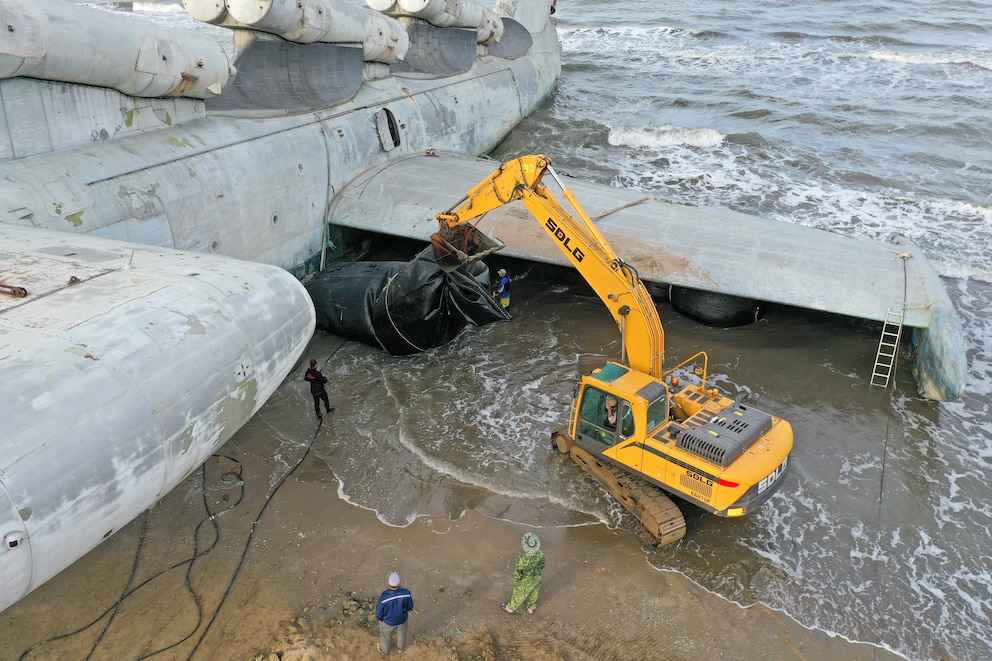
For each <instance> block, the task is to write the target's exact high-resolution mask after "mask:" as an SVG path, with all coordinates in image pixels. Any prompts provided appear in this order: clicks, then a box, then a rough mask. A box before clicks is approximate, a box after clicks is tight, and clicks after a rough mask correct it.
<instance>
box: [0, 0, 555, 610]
mask: <svg viewBox="0 0 992 661" xmlns="http://www.w3.org/2000/svg"><path fill="white" fill-rule="evenodd" d="M466 1H467V0H466ZM342 2H343V0H308V2H307V3H306V7H305V9H306V11H311V12H312V11H320V10H322V8H326V7H332V8H334V7H338V8H339V9H340V7H341V5H342ZM549 4H550V0H538V1H535V2H531V1H528V2H520V3H519V4H517V3H516V2H514V0H501V5H503V6H504V7H505V8H507V9H508V10H509V13H510V14H513V15H515V16H516V18H517V19H519V20H516V21H514V20H511V19H510V18H504V19H502V20H503V21H504V22H505V23H506V25H509V26H511V29H510V30H509V31H508V33H509V34H510V35H511V36H512V38H511V39H510V40H509V43H507V44H503V45H502V46H501V47H499V48H494V52H493V53H492V54H490V53H488V52H487V50H486V48H485V47H484V46H482V45H479V46H477V45H476V37H475V35H474V34H471V35H469V37H470V39H466V34H465V29H464V28H461V27H453V28H450V29H449V30H442V29H439V28H436V27H435V26H427V25H424V24H422V23H417V24H416V25H413V26H410V27H411V28H416V29H408V28H405V27H402V26H401V27H400V28H399V29H401V30H402V31H403V32H402V34H401V35H399V36H400V37H402V38H396V37H397V33H396V32H395V29H396V28H397V26H399V25H400V23H399V22H397V21H396V19H393V18H391V17H387V16H383V17H378V16H374V17H372V19H373V20H371V21H369V22H368V23H367V24H368V25H373V26H375V25H388V27H389V31H388V34H386V35H385V36H384V37H383V39H382V40H380V41H375V40H372V42H370V43H366V44H364V45H363V44H352V43H323V41H321V39H323V36H321V35H317V36H318V41H319V43H313V44H304V43H291V42H288V41H284V40H281V39H280V37H276V36H272V35H268V34H260V33H250V34H247V33H246V34H244V35H242V36H240V37H238V38H237V40H236V44H237V49H238V57H236V59H235V64H236V65H237V67H238V68H239V69H240V73H239V75H238V76H237V77H235V78H233V79H231V80H228V78H229V75H230V74H232V73H233V71H234V69H233V68H231V67H230V64H229V63H228V62H227V56H226V55H225V54H224V52H223V50H222V49H221V47H220V46H219V45H218V44H217V43H215V42H214V41H213V38H212V37H210V36H204V35H196V34H187V33H185V32H184V31H179V32H180V33H181V34H179V33H177V31H175V30H172V31H170V30H168V29H165V28H161V27H155V26H152V25H149V24H146V23H142V22H139V21H137V20H133V19H131V18H130V17H127V16H123V15H114V14H108V13H106V12H102V11H97V10H94V9H92V8H87V7H79V6H74V5H68V4H66V3H65V2H62V0H32V2H31V3H23V2H20V1H18V0H0V21H2V22H3V24H4V25H5V26H6V31H5V33H4V34H5V38H4V40H0V78H2V80H0V284H10V285H16V286H19V287H22V288H23V289H24V290H25V291H26V293H27V296H26V297H23V298H16V299H5V298H3V297H2V293H0V346H2V348H3V352H0V380H2V382H3V383H4V393H5V396H4V398H3V399H2V400H0V536H3V546H2V547H0V583H2V584H3V585H4V588H5V590H4V594H3V596H2V597H0V610H2V609H4V608H6V607H7V606H9V605H11V604H12V603H14V602H15V601H17V600H18V599H19V598H21V597H22V596H23V595H24V594H26V593H27V592H29V591H30V590H32V589H34V588H36V587H37V586H38V585H40V584H41V583H43V582H45V581H46V580H48V579H49V578H51V577H52V576H54V575H55V574H56V573H58V572H59V571H61V570H62V569H64V568H65V567H67V566H68V565H69V564H71V563H72V562H74V561H75V560H76V559H78V558H79V557H81V556H82V555H83V554H84V553H86V552H87V551H89V550H90V549H92V548H93V547H94V546H96V545H97V544H99V543H100V541H101V540H103V539H104V538H106V537H107V536H109V535H110V534H112V533H113V532H115V531H117V530H118V529H120V528H121V527H122V526H123V525H125V524H126V523H127V522H128V521H129V520H131V519H132V518H133V517H134V516H135V515H137V514H138V513H140V512H141V511H142V510H144V509H146V508H147V507H149V506H151V505H152V504H154V503H155V502H156V501H157V500H158V499H159V498H160V497H161V496H162V495H164V494H165V493H166V492H167V491H168V490H169V489H171V488H172V487H173V486H175V485H176V484H178V483H179V482H180V481H181V480H182V479H183V478H184V477H185V476H187V475H188V474H189V473H190V471H192V470H194V469H195V468H196V467H197V466H199V465H200V464H202V462H203V461H204V460H205V459H206V458H207V457H208V456H209V455H210V453H211V452H213V451H214V450H215V449H216V448H217V447H219V446H220V445H222V444H223V443H224V442H225V441H227V440H228V439H229V438H230V437H231V436H232V435H233V434H234V432H236V431H237V430H238V428H240V427H241V426H242V425H243V424H244V423H245V422H247V420H248V419H249V418H250V416H251V415H252V414H253V413H254V412H255V411H257V410H258V408H259V407H261V405H262V404H263V403H264V401H265V400H266V398H267V397H268V396H269V395H270V394H271V393H272V392H273V391H274V390H275V388H276V386H277V385H278V384H279V383H280V382H281V381H282V380H283V379H284V378H285V377H286V375H287V374H288V373H289V372H290V371H291V369H292V367H293V365H294V363H295V361H296V360H297V359H298V358H299V356H300V353H301V352H302V351H303V350H304V347H305V346H306V343H307V341H308V340H309V338H310V336H311V334H312V332H313V329H314V323H315V315H314V309H313V305H312V303H311V301H310V299H309V297H308V296H307V294H306V292H305V290H304V289H303V287H302V285H301V284H300V282H299V281H298V280H297V278H295V277H293V275H291V274H290V273H287V271H292V272H293V273H295V274H296V275H297V276H300V275H303V274H304V272H306V271H307V270H312V269H313V268H315V267H316V262H317V259H318V258H319V257H321V255H322V251H323V250H324V249H325V248H326V247H327V242H326V239H325V236H326V234H325V232H326V230H325V220H326V217H327V213H328V211H329V205H330V203H331V201H332V200H333V198H334V196H335V194H336V192H337V191H338V190H340V189H341V188H343V187H344V186H345V185H346V184H347V183H349V182H352V181H353V180H354V179H355V177H356V175H359V174H360V173H361V172H363V171H365V170H367V169H368V168H370V167H373V166H375V165H377V164H380V163H384V162H387V161H388V160H390V159H394V158H397V157H402V156H404V155H409V154H414V153H423V152H425V151H426V150H428V149H440V150H454V151H460V152H464V153H469V154H478V153H482V152H484V151H486V150H488V149H490V148H491V147H493V146H494V145H495V144H496V143H497V142H499V140H500V139H502V138H503V136H505V135H506V134H507V133H508V132H509V131H510V130H511V129H512V128H513V127H514V126H515V125H516V124H517V123H518V122H519V121H520V120H521V119H522V118H523V117H524V116H526V115H527V114H528V113H529V112H530V111H532V110H533V109H534V108H535V107H537V106H538V105H539V104H540V103H542V102H543V100H544V99H546V98H547V97H548V95H549V94H550V93H551V91H552V89H553V87H554V85H555V81H556V80H557V77H558V75H559V73H560V71H561V60H560V48H559V44H558V40H557V36H556V34H555V29H554V25H553V24H551V23H550V22H549V21H548V6H549ZM241 5H243V6H245V7H247V8H248V9H251V5H253V3H241ZM221 6H224V5H223V3H221ZM258 6H259V7H263V8H264V7H272V8H273V10H274V11H289V12H290V13H292V12H291V10H293V9H294V7H297V3H295V0H293V1H292V2H289V3H287V2H286V0H275V1H273V2H269V0H266V2H263V3H258ZM298 6H299V7H300V8H304V7H303V5H302V4H300V5H298ZM314 7H316V8H317V9H314ZM342 11H345V12H347V14H348V15H349V16H350V17H352V18H355V19H356V20H354V21H352V23H353V25H359V24H361V23H362V20H363V19H364V18H367V16H366V14H363V12H366V13H367V12H369V11H370V10H367V9H364V10H363V9H361V8H360V7H353V8H349V9H346V10H342ZM285 15H286V14H281V15H280V16H283V17H284V16H285ZM487 16H488V15H487ZM218 20H221V21H223V20H224V19H223V17H220V18H219V19H218ZM480 20H481V19H480ZM270 23H271V24H270ZM491 24H492V20H491V17H490V18H489V19H487V28H486V29H487V30H489V32H493V30H492V29H491V27H492V25H491ZM266 25H267V26H268V28H271V29H273V30H275V29H278V30H285V31H286V33H287V34H288V35H290V36H293V35H295V36H296V37H299V38H300V39H301V40H302V39H310V38H312V37H314V35H315V34H316V33H315V32H314V30H315V29H316V28H317V27H318V26H315V25H313V24H308V25H306V26H296V27H299V28H301V30H302V31H301V30H297V29H296V28H295V27H294V26H293V25H289V24H287V23H286V21H285V20H283V19H282V18H280V19H279V20H278V21H274V22H269V23H266ZM272 25H275V26H276V27H274V28H273V27H272ZM302 28H306V29H302ZM528 28H530V29H528ZM322 29H323V28H321V30H322ZM317 32H320V30H317ZM373 32H377V31H376V30H373ZM408 33H409V34H411V35H413V39H412V40H411V43H410V44H409V52H410V53H411V57H410V60H409V61H404V60H401V59H400V58H399V51H400V50H402V49H403V48H404V47H405V46H406V45H407V44H406V43H405V38H406V37H407V34H408ZM283 36H286V35H283ZM492 36H493V35H492V34H490V36H489V37H487V39H489V38H491V37H492ZM466 44H467V46H466ZM437 48H455V51H456V54H457V57H452V56H451V55H452V53H447V56H445V54H444V53H437V52H432V49H437ZM466 53H467V54H468V57H465V54H466ZM373 59H374V60H375V61H369V60H373ZM411 63H412V64H411ZM225 82H226V83H227V85H226V87H225V88H224V89H225V92H224V93H223V94H220V92H221V85H222V84H224V83H225ZM218 94H220V96H218ZM147 97H155V98H147ZM117 240H121V241H130V242H132V243H130V244H122V243H118V241H117ZM173 249H176V250H173ZM332 251H333V247H332ZM232 258H239V259H240V260H247V261H238V259H232ZM71 278H76V279H78V280H79V281H78V282H76V281H75V280H71ZM0 291H2V290H0ZM18 291H19V290H18Z"/></svg>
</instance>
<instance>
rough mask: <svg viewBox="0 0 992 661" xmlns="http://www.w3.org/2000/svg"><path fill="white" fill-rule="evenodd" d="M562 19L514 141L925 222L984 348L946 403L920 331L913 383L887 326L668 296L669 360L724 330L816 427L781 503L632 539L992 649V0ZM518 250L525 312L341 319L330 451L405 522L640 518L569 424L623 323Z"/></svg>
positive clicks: (918, 235) (638, 7) (761, 584)
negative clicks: (582, 386) (919, 382)
mask: <svg viewBox="0 0 992 661" xmlns="http://www.w3.org/2000/svg"><path fill="white" fill-rule="evenodd" d="M556 16H557V19H558V21H559V33H560V37H561V41H562V47H563V57H564V63H563V72H562V78H561V82H560V85H559V88H558V90H557V91H556V93H555V94H554V96H553V97H552V98H551V100H550V101H549V102H548V104H547V105H546V106H545V107H544V108H542V109H541V110H540V111H539V112H537V113H536V114H535V115H533V116H532V117H530V118H528V119H527V120H526V121H525V122H523V123H522V124H521V125H520V126H519V127H518V128H517V129H516V130H515V131H514V132H513V133H512V134H511V135H510V136H509V137H508V138H507V139H506V140H505V141H504V143H503V144H502V145H500V146H499V147H498V148H497V150H496V151H495V152H494V154H493V155H494V157H496V158H499V159H502V158H507V157H512V156H515V155H518V154H525V153H545V154H548V155H549V156H551V157H552V158H553V159H554V162H555V166H556V168H557V169H558V170H560V171H562V172H564V173H567V174H570V175H574V176H579V177H584V178H587V179H590V180H594V181H599V182H604V183H609V184H611V185H613V186H617V187H621V188H627V189H631V190H637V191H642V192H644V193H645V194H649V195H652V196H656V197H660V198H665V199H669V200H673V201H679V202H686V203H692V204H697V205H700V206H724V207H729V208H732V209H735V210H737V211H742V212H746V213H753V214H758V215H761V216H764V217H766V218H771V219H775V220H779V221H782V222H789V223H797V224H801V225H806V226H810V227H818V228H823V229H828V230H834V231H837V232H841V233H844V234H847V235H851V236H857V237H865V238H872V239H880V240H887V239H888V238H889V237H891V236H892V235H894V234H901V235H903V236H906V237H908V238H909V239H910V240H911V241H913V242H914V243H916V244H917V245H918V246H920V247H921V249H922V250H923V251H924V252H925V253H926V255H927V257H928V258H929V260H930V261H931V262H932V263H933V264H934V266H935V268H936V269H937V270H938V272H939V273H940V274H941V275H942V276H943V278H944V283H945V285H946V287H947V289H948V291H949V293H950V296H951V299H952V301H953V303H954V305H955V308H956V310H957V313H958V315H959V317H960V320H961V323H962V325H963V327H964V331H965V341H966V345H967V356H968V383H967V385H966V388H965V393H964V395H963V396H962V397H961V398H960V400H959V401H957V402H953V403H937V402H932V401H927V400H924V399H922V398H920V397H919V395H918V394H917V393H916V388H915V384H914V382H913V379H912V376H911V374H910V372H909V367H908V362H907V360H906V358H905V356H903V357H902V362H901V363H900V365H899V369H898V372H897V374H896V379H895V384H894V388H893V390H892V391H891V392H888V391H886V390H882V389H879V388H873V387H870V386H869V385H868V382H869V380H870V375H871V370H872V365H873V361H874V355H875V349H876V347H877V343H878V332H879V328H878V326H877V325H875V324H870V323H866V322H861V321H858V320H850V319H839V318H836V317H832V316H829V315H820V314H814V313H809V312H801V311H798V312H797V311H794V310H793V311H790V310H781V309H775V308H773V309H771V310H769V311H768V312H767V313H766V315H765V317H764V318H763V319H761V320H760V321H759V322H758V323H756V324H754V325H752V326H748V327H743V328H736V329H730V330H722V329H713V328H707V327H705V326H702V325H700V324H697V323H695V322H692V321H690V320H687V319H685V318H682V317H680V316H679V315H678V314H677V313H675V312H674V311H672V310H671V308H670V307H669V306H667V305H666V304H664V303H662V304H661V305H660V311H661V314H662V317H663V320H664V323H665V329H666V345H667V355H668V360H669V361H673V360H678V359H681V358H687V357H688V356H690V355H692V354H693V353H695V352H696V351H698V350H701V349H705V350H707V351H708V352H709V355H710V365H711V368H712V371H713V373H714V374H713V381H714V383H715V384H716V385H717V386H718V387H720V388H721V389H723V390H724V391H725V392H727V393H729V394H730V395H736V394H737V393H739V392H748V393H750V395H751V400H750V403H751V404H752V405H753V406H756V407H758V408H761V409H763V410H766V411H768V412H770V413H773V414H775V415H779V416H782V417H784V418H786V419H788V420H789V421H790V422H791V423H792V424H793V426H794V428H795V432H796V444H795V450H794V453H793V457H792V461H791V468H790V473H789V475H788V477H787V479H786V480H785V482H784V483H783V485H782V487H781V489H780V490H779V491H778V493H776V494H775V496H774V497H773V498H772V499H771V500H769V501H768V503H766V504H765V505H764V506H763V507H762V508H761V509H760V510H758V511H757V512H755V513H753V514H751V515H749V516H747V517H744V518H741V519H730V520H728V519H718V518H716V517H712V516H710V515H707V514H704V513H703V512H701V511H699V510H696V509H693V508H691V507H688V508H686V519H687V523H688V533H687V535H686V537H685V538H684V539H683V540H682V541H681V542H679V543H678V544H675V545H672V546H670V547H666V548H663V549H656V548H653V547H651V546H649V545H646V546H645V548H644V552H643V555H642V556H640V557H631V558H628V559H627V560H626V561H627V562H629V563H631V565H632V566H633V565H635V564H640V565H642V566H643V567H644V569H645V571H655V570H672V571H678V572H680V573H682V574H684V575H685V576H687V577H688V578H690V579H691V580H693V581H695V582H697V583H698V584H700V585H701V586H703V587H704V588H706V589H708V590H711V591H714V592H716V593H718V594H721V595H723V596H725V597H726V598H728V599H731V600H733V601H735V602H737V603H740V604H745V605H746V604H751V603H755V602H761V603H764V604H765V605H767V606H768V607H770V608H773V609H777V610H780V611H782V612H784V613H787V614H789V615H790V616H791V617H793V618H795V619H796V620H798V621H799V622H801V623H802V624H804V625H806V626H809V627H813V628H818V629H822V630H824V631H827V632H830V633H833V634H836V635H840V636H843V637H845V638H848V639H850V640H857V641H865V642H870V643H874V644H877V645H880V646H883V647H885V648H888V649H890V650H893V651H896V652H898V653H900V654H902V655H904V656H905V657H907V658H910V659H942V658H954V659H979V658H992V587H990V586H992V543H990V541H992V534H990V533H992V530H990V527H992V493H990V489H989V486H988V485H989V483H990V480H992V411H990V408H989V402H990V394H992V355H990V347H992V326H990V323H989V321H988V315H987V310H988V309H989V308H990V307H992V284H990V283H992V251H990V238H992V210H990V202H992V198H990V186H989V181H990V180H992V176H990V175H992V122H990V121H989V114H990V111H989V108H992V45H990V44H992V4H989V3H985V2H967V1H965V2H948V1H943V0H941V1H936V2H930V3H910V2H905V1H891V0H886V1H885V2H882V1H881V0H858V1H857V2H855V1H852V0H834V1H833V2H828V3H793V2H786V1H784V0H759V1H757V2H748V3H742V2H726V1H719V0H695V1H694V2H680V1H677V0H672V1H669V2H656V1H653V0H652V1H649V0H626V1H616V0H560V1H559V2H558V12H557V14H556ZM150 20H163V21H166V22H170V21H175V20H177V19H176V18H174V17H171V16H165V15H164V14H160V15H158V16H157V17H154V16H153V17H152V19H150ZM463 193H464V191H452V197H451V201H452V202H454V201H456V200H457V199H459V198H460V197H461V195H462V194H463ZM441 206H443V204H442V205H441ZM659 231H664V230H663V228H659ZM733 238H734V237H732V236H730V237H727V240H728V241H729V242H732V241H733ZM411 256H412V255H411ZM507 265H509V266H511V274H512V275H513V276H515V281H514V293H513V305H512V307H511V312H512V313H513V315H514V319H513V320H512V321H510V322H507V323H500V324H494V325H491V326H488V327H485V328H481V329H469V330H467V331H466V332H465V333H463V334H462V335H460V336H459V337H458V338H457V339H456V340H455V341H454V342H452V343H451V344H449V345H448V346H445V347H442V348H441V349H438V350H436V351H432V352H428V353H425V354H422V355H419V356H413V357H405V358H395V357H390V356H386V355H384V354H382V353H381V352H378V351H376V350H374V349H372V348H369V347H364V346H361V345H357V344H355V343H351V342H344V341H337V340H334V339H333V338H324V340H323V342H322V344H323V345H326V346H328V347H330V348H329V349H328V352H327V353H328V355H327V356H324V357H322V358H326V359H327V360H328V363H327V367H326V368H325V370H324V371H325V374H327V375H328V376H329V377H331V379H332V381H334V382H335V383H341V384H347V391H344V392H332V398H333V399H334V400H335V403H336V405H337V407H338V411H337V413H336V417H335V433H334V434H333V435H332V436H331V437H330V438H329V439H328V440H327V441H326V442H323V443H322V444H321V445H320V446H319V447H316V448H315V451H316V453H317V454H318V455H319V456H320V457H322V458H323V459H324V461H326V462H327V464H328V465H329V466H330V467H331V468H332V469H333V471H334V474H335V475H336V476H337V478H338V480H339V494H340V495H341V496H342V497H343V498H345V499H347V500H348V501H350V502H352V503H354V504H355V505H357V506H361V507H366V508H369V509H371V510H374V511H375V512H376V513H377V515H378V516H379V518H380V519H381V520H382V521H384V522H385V523H387V524H390V525H395V526H404V525H407V524H409V523H410V522H411V521H413V520H414V519H415V518H417V517H422V516H442V515H443V516H451V517H457V516H460V515H461V514H462V513H463V512H464V511H465V510H467V509H474V510H477V511H480V512H483V513H487V514H489V515H491V516H496V517H501V518H506V519H510V520H514V521H519V522H521V523H525V524H529V525H539V526H570V525H588V524H599V523H601V522H605V523H607V524H608V525H610V526H615V527H621V528H625V529H628V530H631V531H632V532H633V531H636V529H637V526H636V523H635V522H632V521H631V520H630V517H629V516H628V515H627V514H626V513H624V512H623V510H622V509H620V508H619V507H617V506H616V504H615V503H613V502H612V501H611V500H610V499H608V498H606V497H605V496H604V495H603V493H602V491H601V490H600V489H599V488H598V487H596V485H595V484H594V483H592V482H591V481H590V480H588V479H586V478H584V476H582V475H581V473H579V472H578V469H577V468H576V467H575V466H574V465H572V464H571V463H570V462H569V461H567V460H566V459H565V458H564V457H562V456H561V455H559V454H557V453H555V452H552V451H551V450H550V442H549V439H550V436H549V434H550V431H551V430H552V429H554V428H556V427H559V426H561V425H563V424H564V423H565V421H566V419H567V414H568V402H569V400H570V395H571V391H572V387H573V384H574V383H575V381H576V379H577V377H578V376H579V375H580V374H581V373H583V372H588V371H589V370H590V369H592V368H594V367H596V366H598V365H600V364H601V363H602V362H603V361H605V360H608V359H616V358H617V357H618V356H619V355H620V345H619V338H618V334H617V331H616V328H615V326H613V322H612V320H611V319H610V318H609V316H608V314H607V313H606V311H605V309H604V308H603V306H602V305H601V304H600V303H599V301H598V300H597V299H596V298H595V296H594V295H593V294H592V292H591V291H590V290H589V288H588V287H587V286H586V285H585V284H584V283H583V282H582V281H581V279H580V278H578V276H576V275H575V274H574V273H571V272H568V271H564V270H556V269H552V268H548V267H532V266H527V265H524V264H522V263H508V264H507ZM635 266H636V265H635ZM837 268H843V269H854V270H856V269H857V268H858V264H856V263H845V264H838V265H837Z"/></svg>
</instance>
